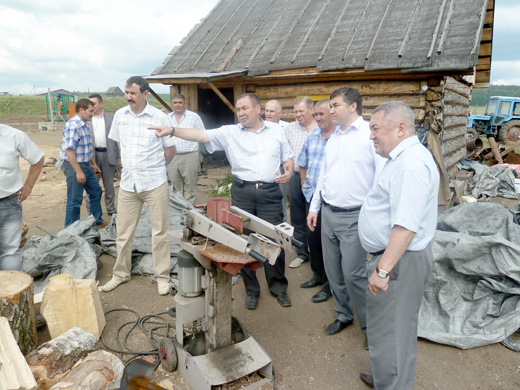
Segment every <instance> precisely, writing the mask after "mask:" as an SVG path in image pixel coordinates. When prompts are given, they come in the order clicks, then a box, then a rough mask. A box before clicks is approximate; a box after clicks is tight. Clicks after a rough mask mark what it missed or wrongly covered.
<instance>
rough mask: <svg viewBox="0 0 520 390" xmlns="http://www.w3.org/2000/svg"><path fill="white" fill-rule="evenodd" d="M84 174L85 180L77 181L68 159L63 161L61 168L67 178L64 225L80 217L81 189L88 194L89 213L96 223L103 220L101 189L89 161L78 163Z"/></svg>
mask: <svg viewBox="0 0 520 390" xmlns="http://www.w3.org/2000/svg"><path fill="white" fill-rule="evenodd" d="M79 166H80V168H81V170H82V171H83V173H84V174H85V178H86V182H85V183H84V184H81V183H78V180H77V179H76V171H74V168H73V167H72V165H70V163H69V162H68V161H66V160H65V161H63V169H64V172H65V177H66V179H67V206H66V208H65V227H67V226H69V225H71V224H72V223H74V222H76V221H78V220H79V219H80V211H81V203H83V190H85V191H86V192H87V194H89V196H90V214H92V215H93V216H94V218H95V219H96V224H100V223H101V222H103V218H102V215H103V210H101V194H102V192H103V190H102V189H101V186H100V185H99V183H98V181H97V178H96V175H94V171H92V168H90V164H89V163H79Z"/></svg>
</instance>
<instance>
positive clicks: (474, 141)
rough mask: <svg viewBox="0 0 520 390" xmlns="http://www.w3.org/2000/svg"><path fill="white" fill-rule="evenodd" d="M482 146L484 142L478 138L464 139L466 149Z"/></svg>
mask: <svg viewBox="0 0 520 390" xmlns="http://www.w3.org/2000/svg"><path fill="white" fill-rule="evenodd" d="M483 146H484V142H482V140H481V139H480V138H475V139H471V140H467V141H466V149H480V148H482V147H483Z"/></svg>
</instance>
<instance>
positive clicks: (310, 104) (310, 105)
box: [294, 96, 314, 108]
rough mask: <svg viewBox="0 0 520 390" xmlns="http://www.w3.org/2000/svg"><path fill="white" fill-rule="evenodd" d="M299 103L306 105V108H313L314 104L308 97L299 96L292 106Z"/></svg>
mask: <svg viewBox="0 0 520 390" xmlns="http://www.w3.org/2000/svg"><path fill="white" fill-rule="evenodd" d="M300 103H305V104H306V105H307V108H314V102H313V101H312V99H311V98H310V97H308V96H300V97H299V98H296V99H295V100H294V105H297V104H300Z"/></svg>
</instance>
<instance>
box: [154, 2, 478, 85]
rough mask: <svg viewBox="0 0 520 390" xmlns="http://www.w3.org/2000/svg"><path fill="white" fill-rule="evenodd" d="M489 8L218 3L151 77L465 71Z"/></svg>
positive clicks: (444, 4) (472, 62)
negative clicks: (278, 72) (309, 71)
mask: <svg viewBox="0 0 520 390" xmlns="http://www.w3.org/2000/svg"><path fill="white" fill-rule="evenodd" d="M487 2H488V0H221V1H220V2H219V3H218V4H217V5H216V6H215V8H214V9H213V10H212V11H211V12H210V14H209V15H208V16H207V17H206V18H205V19H203V20H202V21H201V23H199V24H198V25H197V26H195V27H194V28H193V30H192V31H191V32H190V34H189V35H188V36H187V37H185V38H184V39H183V41H182V42H181V44H180V45H179V46H178V47H175V48H174V49H173V50H172V51H171V52H170V54H169V55H168V57H167V58H166V60H165V62H164V64H163V65H162V66H160V67H158V68H157V69H156V70H155V71H154V72H153V73H152V74H153V75H166V74H184V75H189V74H192V73H212V72H217V73H220V72H226V73H228V72H235V71H247V73H248V75H249V76H255V75H264V74H268V73H269V72H270V71H273V70H283V69H293V68H304V67H311V66H316V68H317V70H319V71H327V70H334V69H348V68H364V69H365V70H367V71H370V70H387V69H388V70H390V69H400V70H403V71H422V70H424V71H435V70H439V71H441V70H443V71H444V70H467V69H471V68H472V67H474V66H476V65H477V61H478V51H479V46H480V40H481V35H482V27H483V25H484V18H485V16H486V6H487ZM239 40H242V41H243V43H240V42H239ZM237 43H240V44H241V45H237ZM236 47H239V49H238V51H237V52H236V54H234V55H232V53H233V49H235V51H236ZM230 57H231V58H230Z"/></svg>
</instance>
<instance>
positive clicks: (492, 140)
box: [488, 137, 504, 164]
mask: <svg viewBox="0 0 520 390" xmlns="http://www.w3.org/2000/svg"><path fill="white" fill-rule="evenodd" d="M488 142H489V145H490V146H491V150H492V151H493V155H494V156H495V160H497V161H498V163H499V164H503V163H504V161H503V160H502V156H501V155H500V149H498V145H497V141H495V138H494V137H489V138H488Z"/></svg>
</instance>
